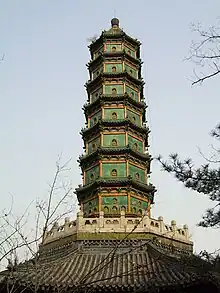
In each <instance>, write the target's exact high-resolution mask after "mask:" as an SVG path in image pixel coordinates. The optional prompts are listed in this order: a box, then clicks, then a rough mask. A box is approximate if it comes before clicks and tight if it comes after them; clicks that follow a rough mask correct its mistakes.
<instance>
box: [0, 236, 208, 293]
mask: <svg viewBox="0 0 220 293" xmlns="http://www.w3.org/2000/svg"><path fill="white" fill-rule="evenodd" d="M103 243H104V242H103V241H102V242H100V241H92V242H91V241H84V242H83V241H82V242H79V243H77V244H76V242H75V243H72V244H71V243H69V244H68V245H64V246H63V247H62V248H60V247H58V248H53V249H50V250H44V249H43V250H42V252H41V253H40V257H39V259H38V260H37V261H36V262H34V261H33V260H32V261H28V262H26V263H24V264H20V265H18V266H17V267H16V268H15V270H14V272H11V273H10V274H11V276H10V278H11V280H17V281H18V283H20V284H23V286H24V285H25V286H26V285H27V284H28V286H31V287H32V286H36V285H37V286H40V287H41V288H42V287H43V288H44V287H45V288H46V287H53V288H54V287H59V288H63V289H65V288H66V289H67V288H74V292H75V290H76V289H83V290H84V289H85V288H87V289H88V288H90V289H92V288H93V289H94V290H98V289H99V288H102V291H108V292H110V291H114V290H116V289H120V291H123V290H128V288H130V289H129V290H131V289H132V290H133V289H134V288H136V289H138V288H139V289H140V290H141V288H145V287H146V286H148V287H149V286H150V287H149V288H154V289H155V288H164V287H167V286H168V287H169V286H171V287H172V286H180V285H181V286H189V285H190V284H191V285H192V284H196V283H201V282H203V281H206V282H207V272H208V271H207V268H205V267H204V269H201V265H199V266H198V265H197V266H196V265H194V264H193V262H191V263H189V262H188V261H187V260H186V259H185V260H184V261H183V259H182V258H181V257H180V256H177V255H173V254H172V251H168V250H167V251H163V250H161V249H160V247H159V246H155V245H154V243H152V242H149V241H148V242H146V243H142V245H140V243H141V242H139V244H138V245H134V246H133V247H132V246H131V243H130V244H129V245H122V246H120V247H118V248H117V249H116V248H114V246H113V247H111V245H109V243H108V242H106V245H105V244H103ZM127 244H128V243H127ZM4 278H7V277H4ZM0 282H1V279H0ZM2 282H3V280H2ZM5 282H6V279H5ZM0 287H1V286H0ZM123 288H124V289H123ZM126 288H127V289H126ZM87 289H86V290H87ZM122 289H123V290H122ZM0 291H1V290H0ZM65 291H66V290H65Z"/></svg>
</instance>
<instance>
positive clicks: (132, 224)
mask: <svg viewBox="0 0 220 293" xmlns="http://www.w3.org/2000/svg"><path fill="white" fill-rule="evenodd" d="M110 232H115V233H153V234H156V235H158V236H164V237H167V238H172V239H175V240H179V241H181V242H185V243H189V242H190V239H189V232H188V227H187V225H184V226H183V227H182V228H180V227H177V226H176V221H174V220H173V221H171V224H170V225H168V224H165V223H164V221H163V217H159V218H158V219H157V220H156V219H153V218H149V217H148V216H147V215H143V216H142V217H139V218H129V217H126V216H125V212H124V211H121V215H120V217H115V218H106V217H104V213H103V212H100V213H99V217H97V218H84V217H83V212H82V211H80V212H79V213H78V214H77V219H76V220H75V221H70V219H69V218H65V223H64V224H63V225H58V223H55V224H54V225H53V227H52V229H51V230H50V231H48V232H47V234H46V237H45V239H44V243H45V244H46V243H49V242H51V241H54V240H56V239H60V238H64V237H67V236H70V235H74V234H78V233H110Z"/></svg>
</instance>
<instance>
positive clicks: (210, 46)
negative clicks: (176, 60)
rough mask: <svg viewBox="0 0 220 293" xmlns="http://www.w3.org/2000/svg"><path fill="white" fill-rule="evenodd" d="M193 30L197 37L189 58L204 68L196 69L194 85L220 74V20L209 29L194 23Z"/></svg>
mask: <svg viewBox="0 0 220 293" xmlns="http://www.w3.org/2000/svg"><path fill="white" fill-rule="evenodd" d="M192 30H193V32H194V33H196V34H197V39H196V41H193V42H192V45H191V48H190V54H189V57H188V58H187V59H188V60H190V61H193V62H195V64H196V65H198V66H199V67H200V68H202V70H201V71H199V72H198V71H197V70H194V77H193V80H192V85H195V84H201V83H202V82H203V81H205V80H206V79H209V78H213V77H215V76H216V75H218V74H220V20H218V21H217V24H216V25H214V26H211V27H209V28H208V29H203V27H202V26H201V24H197V25H195V24H194V25H192Z"/></svg>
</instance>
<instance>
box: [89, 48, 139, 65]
mask: <svg viewBox="0 0 220 293" xmlns="http://www.w3.org/2000/svg"><path fill="white" fill-rule="evenodd" d="M114 57H122V58H128V59H129V61H130V62H132V63H135V64H136V65H141V64H143V62H142V60H141V59H140V58H134V57H132V56H131V55H129V54H127V53H126V51H125V50H123V51H116V52H103V53H102V54H101V55H99V56H98V57H97V58H95V59H93V60H90V61H89V62H88V64H87V67H88V68H93V67H95V66H97V65H98V64H99V63H101V62H104V61H107V60H108V58H114ZM106 59H107V60H106Z"/></svg>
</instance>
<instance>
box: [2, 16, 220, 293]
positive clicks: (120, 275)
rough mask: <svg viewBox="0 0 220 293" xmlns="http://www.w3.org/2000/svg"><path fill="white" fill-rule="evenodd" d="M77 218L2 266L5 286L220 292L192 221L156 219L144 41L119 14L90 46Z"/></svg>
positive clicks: (20, 288)
mask: <svg viewBox="0 0 220 293" xmlns="http://www.w3.org/2000/svg"><path fill="white" fill-rule="evenodd" d="M89 48H90V53H91V61H90V62H89V64H88V70H89V75H90V79H89V81H88V82H87V83H86V89H87V94H88V101H87V103H86V104H85V105H84V107H83V109H84V113H85V117H86V127H85V128H83V129H82V132H81V135H82V138H83V141H84V150H85V152H84V154H83V155H82V156H81V157H80V158H79V164H80V167H81V169H82V174H83V183H82V185H79V187H78V188H77V189H76V194H77V197H78V200H79V203H80V207H81V209H80V212H79V213H78V214H77V219H76V220H70V219H69V218H66V219H65V222H64V223H63V224H58V223H55V224H54V225H53V227H52V229H51V230H50V231H48V232H47V234H46V236H45V238H44V239H43V243H42V244H41V245H40V247H39V251H38V254H37V256H36V257H35V258H34V259H30V260H29V261H27V262H25V263H21V264H17V265H15V266H12V267H11V266H10V267H9V268H8V270H7V271H5V272H2V273H1V274H0V293H6V292H7V293H8V292H10V293H14V292H24V293H26V292H28V293H29V292H36V293H37V292H38V293H43V292H57V293H58V292H62V293H68V292H82V293H83V292H108V293H110V292H114V293H115V292H164V293H166V292H167V293H168V292H201V293H203V292H204V293H205V292H207V293H208V292H212V293H217V292H219V290H220V289H219V288H220V282H219V279H220V278H219V276H218V274H217V273H213V272H212V271H211V270H212V268H211V267H210V266H209V265H208V264H206V263H205V262H203V261H201V260H200V261H199V260H198V259H197V258H196V257H195V256H193V244H192V242H191V241H190V238H189V233H188V228H187V226H186V225H184V226H183V227H178V226H177V225H176V222H175V221H172V222H171V223H170V224H166V223H164V221H163V218H162V217H159V218H158V219H154V218H152V217H151V214H150V208H151V204H152V203H153V201H154V193H155V188H154V187H153V185H152V184H150V183H149V174H150V162H151V157H150V155H149V153H148V134H149V129H148V127H147V126H146V114H145V110H146V105H145V102H144V94H143V86H144V82H143V79H142V77H141V64H142V62H141V60H140V42H139V41H138V40H136V39H133V38H131V37H129V36H128V35H127V34H126V33H125V32H124V31H123V30H122V29H120V27H119V20H118V19H116V18H114V19H112V21H111V28H110V29H109V30H107V31H103V32H102V34H101V36H100V37H99V38H98V39H96V40H95V41H93V42H92V44H91V45H90V46H89Z"/></svg>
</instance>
